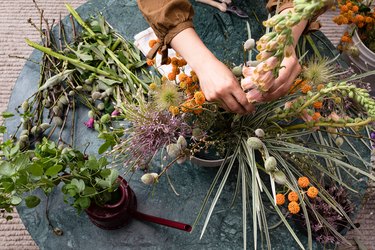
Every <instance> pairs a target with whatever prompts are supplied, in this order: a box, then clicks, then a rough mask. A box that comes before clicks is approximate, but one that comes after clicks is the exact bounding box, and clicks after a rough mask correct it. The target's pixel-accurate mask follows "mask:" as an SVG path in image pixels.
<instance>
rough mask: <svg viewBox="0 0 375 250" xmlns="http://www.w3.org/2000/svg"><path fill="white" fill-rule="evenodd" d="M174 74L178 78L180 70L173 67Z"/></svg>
mask: <svg viewBox="0 0 375 250" xmlns="http://www.w3.org/2000/svg"><path fill="white" fill-rule="evenodd" d="M172 72H173V73H175V75H176V76H177V75H178V74H180V68H179V67H177V66H174V65H173V67H172Z"/></svg>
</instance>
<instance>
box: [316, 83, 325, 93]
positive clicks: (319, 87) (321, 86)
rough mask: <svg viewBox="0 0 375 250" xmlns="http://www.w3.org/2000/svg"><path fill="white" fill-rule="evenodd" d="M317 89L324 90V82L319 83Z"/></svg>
mask: <svg viewBox="0 0 375 250" xmlns="http://www.w3.org/2000/svg"><path fill="white" fill-rule="evenodd" d="M316 89H317V90H318V91H320V90H322V89H324V84H322V83H321V84H318V86H316Z"/></svg>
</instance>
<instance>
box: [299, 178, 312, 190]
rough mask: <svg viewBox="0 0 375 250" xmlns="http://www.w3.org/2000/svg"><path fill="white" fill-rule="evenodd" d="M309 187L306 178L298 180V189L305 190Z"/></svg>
mask: <svg viewBox="0 0 375 250" xmlns="http://www.w3.org/2000/svg"><path fill="white" fill-rule="evenodd" d="M309 185H310V180H309V178H307V177H306V176H302V177H300V178H298V186H299V187H300V188H307V187H308V186H309Z"/></svg>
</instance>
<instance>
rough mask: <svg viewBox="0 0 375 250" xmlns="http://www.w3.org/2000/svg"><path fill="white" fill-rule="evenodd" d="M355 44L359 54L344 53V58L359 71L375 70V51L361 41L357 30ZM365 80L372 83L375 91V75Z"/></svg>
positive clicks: (374, 91) (354, 37)
mask: <svg viewBox="0 0 375 250" xmlns="http://www.w3.org/2000/svg"><path fill="white" fill-rule="evenodd" d="M352 39H353V44H354V45H355V46H356V47H357V48H358V52H359V54H358V56H357V55H350V54H348V53H344V58H345V59H346V61H347V62H348V63H349V65H350V66H351V67H353V69H354V70H355V71H356V72H357V73H365V72H368V71H373V70H375V53H374V52H372V51H371V50H370V49H369V48H367V47H366V45H365V44H364V43H363V42H362V41H361V39H360V38H359V35H358V33H357V31H354V34H353V37H352ZM364 81H366V82H369V83H370V84H371V88H372V90H373V91H372V93H373V94H374V93H375V75H371V76H368V77H365V78H364Z"/></svg>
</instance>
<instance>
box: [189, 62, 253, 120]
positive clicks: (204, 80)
mask: <svg viewBox="0 0 375 250" xmlns="http://www.w3.org/2000/svg"><path fill="white" fill-rule="evenodd" d="M196 73H197V75H198V78H199V83H200V86H201V89H202V91H203V93H204V95H205V97H206V99H207V100H208V101H216V102H218V103H220V105H221V106H222V107H223V108H224V109H225V110H227V111H230V112H233V113H238V114H247V113H251V112H253V111H254V106H253V105H252V104H251V103H249V102H248V100H247V98H246V95H245V92H244V91H243V90H242V88H241V86H240V84H239V83H238V81H237V79H236V77H235V76H234V75H233V73H232V72H231V71H230V70H229V69H228V67H227V66H225V65H224V64H223V63H222V62H220V61H219V60H218V59H216V58H211V59H210V60H207V61H204V62H203V63H202V65H201V66H199V67H197V69H196Z"/></svg>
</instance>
